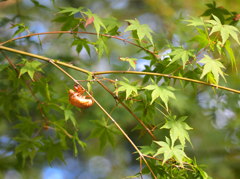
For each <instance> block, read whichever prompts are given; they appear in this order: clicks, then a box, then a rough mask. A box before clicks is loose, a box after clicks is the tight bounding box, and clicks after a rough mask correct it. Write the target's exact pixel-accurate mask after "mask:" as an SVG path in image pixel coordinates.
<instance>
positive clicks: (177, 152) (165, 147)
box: [154, 137, 187, 167]
mask: <svg viewBox="0 0 240 179" xmlns="http://www.w3.org/2000/svg"><path fill="white" fill-rule="evenodd" d="M154 142H155V143H156V144H158V145H159V146H161V147H160V148H159V149H158V150H157V152H156V154H155V155H154V156H157V155H160V154H163V162H162V163H163V164H164V163H165V162H166V161H167V160H169V159H171V158H174V159H175V160H176V161H177V162H179V163H180V165H181V166H182V167H183V159H184V158H187V156H186V154H185V153H184V151H183V150H182V146H181V145H176V146H172V145H171V142H170V139H169V138H167V137H166V142H163V141H154Z"/></svg>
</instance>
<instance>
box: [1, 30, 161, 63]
mask: <svg viewBox="0 0 240 179" xmlns="http://www.w3.org/2000/svg"><path fill="white" fill-rule="evenodd" d="M47 34H88V35H100V36H103V37H109V38H113V39H117V40H121V41H123V42H126V43H128V44H131V45H133V46H136V47H138V48H141V49H142V50H144V51H146V52H148V53H150V54H152V55H154V56H155V57H156V58H159V56H158V55H156V54H155V53H154V52H153V51H151V50H148V49H146V48H144V47H143V46H140V45H138V44H136V43H134V42H131V41H129V40H126V39H124V38H122V37H119V36H114V35H109V34H97V33H94V32H79V31H52V32H42V33H33V34H28V35H24V36H21V37H16V38H13V39H9V40H7V41H5V42H2V43H0V45H4V44H6V43H9V42H12V41H15V40H19V39H23V38H27V37H32V36H36V35H38V36H39V35H47Z"/></svg>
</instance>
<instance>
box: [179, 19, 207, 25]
mask: <svg viewBox="0 0 240 179" xmlns="http://www.w3.org/2000/svg"><path fill="white" fill-rule="evenodd" d="M184 21H186V22H189V24H188V26H194V27H197V26H204V25H205V24H204V20H203V18H202V17H200V18H199V17H191V20H184Z"/></svg>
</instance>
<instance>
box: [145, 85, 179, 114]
mask: <svg viewBox="0 0 240 179" xmlns="http://www.w3.org/2000/svg"><path fill="white" fill-rule="evenodd" d="M144 89H147V90H153V91H152V101H151V103H150V104H152V103H153V102H154V101H155V100H156V99H157V98H158V97H159V98H160V99H161V100H162V101H163V102H164V104H165V106H166V108H167V109H168V101H169V99H170V98H172V99H176V98H175V95H174V93H173V92H172V91H174V88H173V87H171V86H158V85H157V84H153V85H148V86H146V87H145V88H144Z"/></svg>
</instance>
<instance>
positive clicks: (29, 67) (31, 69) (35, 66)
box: [19, 59, 42, 81]
mask: <svg viewBox="0 0 240 179" xmlns="http://www.w3.org/2000/svg"><path fill="white" fill-rule="evenodd" d="M23 64H24V66H23V67H22V68H21V69H20V73H19V77H20V76H21V75H23V74H24V73H28V75H29V76H30V78H31V79H32V80H33V81H34V79H33V77H34V73H35V72H36V71H42V69H41V68H40V65H41V63H40V62H38V61H28V60H26V59H23Z"/></svg>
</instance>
